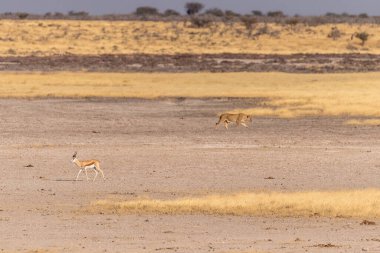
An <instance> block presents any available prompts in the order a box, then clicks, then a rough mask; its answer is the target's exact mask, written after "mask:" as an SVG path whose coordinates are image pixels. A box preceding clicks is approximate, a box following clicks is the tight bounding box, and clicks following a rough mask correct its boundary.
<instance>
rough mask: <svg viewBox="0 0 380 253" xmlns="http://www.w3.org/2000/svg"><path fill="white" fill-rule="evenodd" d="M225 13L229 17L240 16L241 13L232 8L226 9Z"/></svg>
mask: <svg viewBox="0 0 380 253" xmlns="http://www.w3.org/2000/svg"><path fill="white" fill-rule="evenodd" d="M224 15H225V16H227V17H240V14H239V13H236V12H233V11H231V10H227V11H225V12H224Z"/></svg>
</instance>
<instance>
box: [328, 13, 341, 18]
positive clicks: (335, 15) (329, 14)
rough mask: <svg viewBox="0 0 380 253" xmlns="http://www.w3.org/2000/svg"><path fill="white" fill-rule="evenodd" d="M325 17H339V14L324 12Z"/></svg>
mask: <svg viewBox="0 0 380 253" xmlns="http://www.w3.org/2000/svg"><path fill="white" fill-rule="evenodd" d="M325 16H326V17H333V18H336V17H339V14H336V13H334V12H326V14H325Z"/></svg>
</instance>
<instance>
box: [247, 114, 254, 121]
mask: <svg viewBox="0 0 380 253" xmlns="http://www.w3.org/2000/svg"><path fill="white" fill-rule="evenodd" d="M247 117H248V119H249V121H251V122H252V118H253V115H252V114H250V115H248V116H247Z"/></svg>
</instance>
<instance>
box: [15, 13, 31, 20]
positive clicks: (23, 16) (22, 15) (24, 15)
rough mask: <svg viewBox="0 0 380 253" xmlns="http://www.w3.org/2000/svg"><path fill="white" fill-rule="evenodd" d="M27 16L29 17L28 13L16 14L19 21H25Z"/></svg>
mask: <svg viewBox="0 0 380 253" xmlns="http://www.w3.org/2000/svg"><path fill="white" fill-rule="evenodd" d="M28 16H29V13H26V12H20V13H17V17H18V18H19V19H26V18H27V17H28Z"/></svg>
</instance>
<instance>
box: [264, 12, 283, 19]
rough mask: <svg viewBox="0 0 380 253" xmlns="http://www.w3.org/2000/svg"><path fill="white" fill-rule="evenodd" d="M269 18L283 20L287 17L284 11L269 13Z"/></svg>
mask: <svg viewBox="0 0 380 253" xmlns="http://www.w3.org/2000/svg"><path fill="white" fill-rule="evenodd" d="M267 16H268V17H276V18H283V17H286V15H285V14H284V13H283V12H282V11H269V12H268V13H267Z"/></svg>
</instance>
